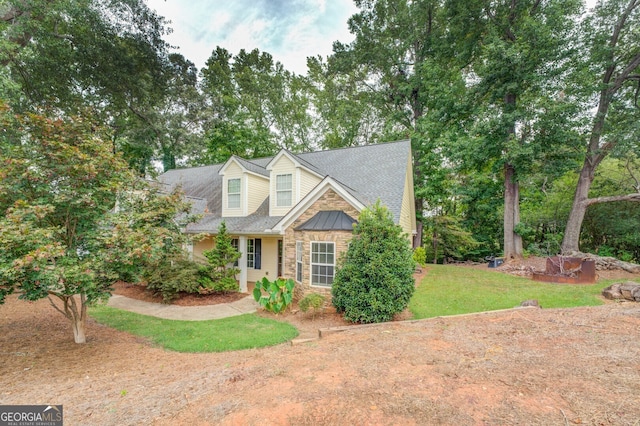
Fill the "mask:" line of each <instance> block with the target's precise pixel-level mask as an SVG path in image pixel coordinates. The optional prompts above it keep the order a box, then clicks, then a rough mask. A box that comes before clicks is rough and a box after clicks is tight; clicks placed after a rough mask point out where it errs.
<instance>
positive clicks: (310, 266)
mask: <svg viewBox="0 0 640 426" xmlns="http://www.w3.org/2000/svg"><path fill="white" fill-rule="evenodd" d="M314 244H331V245H332V246H333V263H314V262H313V245H314ZM314 265H318V266H331V267H332V268H333V276H332V279H331V282H332V284H333V279H334V278H335V276H336V243H335V241H311V242H310V243H309V285H311V287H318V288H331V286H332V284H329V285H323V284H314V283H313V267H314Z"/></svg>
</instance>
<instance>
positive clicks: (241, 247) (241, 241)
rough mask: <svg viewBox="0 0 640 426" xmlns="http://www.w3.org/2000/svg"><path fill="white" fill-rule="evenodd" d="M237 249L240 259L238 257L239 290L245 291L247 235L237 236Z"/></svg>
mask: <svg viewBox="0 0 640 426" xmlns="http://www.w3.org/2000/svg"><path fill="white" fill-rule="evenodd" d="M238 251H239V252H240V259H238V267H239V268H240V279H239V280H238V281H240V292H241V293H246V292H247V237H246V236H244V235H240V237H239V238H238Z"/></svg>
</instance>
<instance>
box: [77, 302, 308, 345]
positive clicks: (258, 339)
mask: <svg viewBox="0 0 640 426" xmlns="http://www.w3.org/2000/svg"><path fill="white" fill-rule="evenodd" d="M89 314H90V316H91V317H93V318H94V319H95V320H96V321H98V322H99V323H101V324H105V325H107V326H109V327H113V328H115V329H118V330H122V331H126V332H128V333H131V334H135V335H137V336H143V337H147V338H149V339H150V340H151V341H152V342H154V343H156V344H158V345H160V346H162V347H163V348H165V349H169V350H172V351H177V352H224V351H237V350H241V349H249V348H262V347H265V346H272V345H277V344H279V343H284V342H286V341H289V340H291V339H293V338H294V337H296V336H297V335H298V330H297V329H296V328H295V327H294V326H292V325H290V324H287V323H285V322H279V321H274V320H270V319H267V318H262V317H259V316H257V315H253V314H245V315H239V316H235V317H230V318H223V319H219V320H210V321H176V320H167V319H161V318H156V317H150V316H147V315H140V314H135V313H133V312H128V311H123V310H120V309H114V308H110V307H108V306H98V307H94V308H91V309H90V310H89Z"/></svg>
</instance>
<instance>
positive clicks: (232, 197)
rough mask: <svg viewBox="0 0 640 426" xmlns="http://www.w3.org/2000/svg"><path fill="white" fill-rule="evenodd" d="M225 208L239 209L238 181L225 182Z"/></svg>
mask: <svg viewBox="0 0 640 426" xmlns="http://www.w3.org/2000/svg"><path fill="white" fill-rule="evenodd" d="M227 208H230V209H239V208H240V179H229V180H228V181H227Z"/></svg>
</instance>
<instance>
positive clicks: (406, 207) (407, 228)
mask: <svg viewBox="0 0 640 426" xmlns="http://www.w3.org/2000/svg"><path fill="white" fill-rule="evenodd" d="M408 162H409V164H408V166H407V176H406V177H405V180H404V192H403V194H402V208H401V210H400V224H399V225H400V226H401V227H402V231H403V232H405V233H406V234H407V235H408V237H409V241H413V232H415V230H416V206H415V202H414V196H413V168H412V165H411V156H409V159H408Z"/></svg>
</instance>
